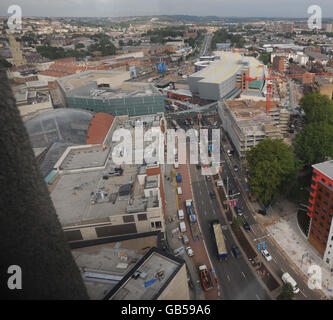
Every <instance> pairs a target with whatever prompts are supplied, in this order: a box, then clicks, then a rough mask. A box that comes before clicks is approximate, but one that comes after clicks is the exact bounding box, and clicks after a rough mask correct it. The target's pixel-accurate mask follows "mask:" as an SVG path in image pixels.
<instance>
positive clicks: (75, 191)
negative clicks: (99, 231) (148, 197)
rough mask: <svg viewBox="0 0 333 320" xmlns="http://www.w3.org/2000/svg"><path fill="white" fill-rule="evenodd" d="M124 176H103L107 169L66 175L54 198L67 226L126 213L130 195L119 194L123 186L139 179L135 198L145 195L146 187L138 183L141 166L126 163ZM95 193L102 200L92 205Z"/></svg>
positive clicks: (57, 209)
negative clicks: (123, 196) (138, 167)
mask: <svg viewBox="0 0 333 320" xmlns="http://www.w3.org/2000/svg"><path fill="white" fill-rule="evenodd" d="M123 169H124V171H123V174H122V175H121V176H112V177H109V178H108V179H107V180H104V179H103V175H104V173H105V171H104V170H98V171H91V172H79V173H71V174H64V175H62V176H61V177H60V179H59V181H58V182H57V184H56V185H55V188H54V189H53V191H52V193H51V198H52V201H53V203H54V206H55V208H56V211H57V215H58V217H59V220H60V223H61V224H62V225H63V226H66V225H72V224H83V223H85V222H87V221H93V220H103V219H105V220H106V221H107V220H108V217H109V216H112V215H122V214H125V213H126V208H127V206H128V205H129V196H128V197H125V198H123V199H120V198H119V197H118V192H119V189H120V187H121V186H124V185H127V184H129V183H131V182H133V183H134V182H135V185H134V188H133V190H132V192H133V193H132V195H133V196H134V198H139V197H142V196H143V195H144V191H143V186H140V185H139V183H138V182H137V179H136V177H137V171H138V169H137V167H136V166H133V167H132V166H130V165H128V166H124V167H123ZM92 192H93V193H94V195H97V194H99V200H98V201H97V202H96V203H95V204H92V203H91V200H92V198H93V195H92Z"/></svg>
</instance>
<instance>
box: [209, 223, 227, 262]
mask: <svg viewBox="0 0 333 320" xmlns="http://www.w3.org/2000/svg"><path fill="white" fill-rule="evenodd" d="M212 227H213V230H214V235H215V241H216V247H217V255H218V258H219V260H220V261H223V260H226V259H227V258H228V252H227V248H226V246H225V242H224V236H223V233H222V228H221V225H220V223H219V221H218V220H214V221H213V222H212Z"/></svg>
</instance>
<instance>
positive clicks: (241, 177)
mask: <svg viewBox="0 0 333 320" xmlns="http://www.w3.org/2000/svg"><path fill="white" fill-rule="evenodd" d="M222 145H223V146H222V151H223V152H222V153H221V160H222V161H225V163H224V164H225V165H224V167H223V174H222V176H223V178H224V179H226V178H227V177H229V179H228V182H229V189H232V192H233V193H236V192H240V195H239V196H238V197H237V202H238V205H239V206H240V207H241V208H242V209H243V210H244V216H245V219H246V220H247V222H248V223H249V224H250V226H251V229H252V232H251V233H250V234H249V236H250V238H251V240H252V241H253V243H254V244H255V245H257V244H258V243H262V242H263V241H265V242H266V247H267V250H268V251H269V253H270V254H271V256H272V258H273V260H272V261H270V262H267V265H268V266H269V268H270V269H271V270H272V271H273V272H274V273H275V275H276V276H277V277H278V278H280V279H281V276H282V274H283V273H284V272H289V274H290V275H291V276H292V277H293V278H294V279H295V280H296V282H297V284H298V286H299V288H300V291H301V292H300V293H299V294H297V295H296V296H295V298H296V299H299V300H304V299H311V300H316V299H320V296H319V294H318V293H317V292H315V291H313V290H311V289H309V288H308V286H307V284H306V283H305V282H304V280H303V279H302V278H301V277H300V276H299V275H298V273H297V272H295V270H294V269H293V268H292V267H291V265H290V264H289V262H288V260H287V259H286V257H284V256H283V254H282V253H281V252H280V250H279V248H277V247H276V245H275V244H274V243H273V242H272V240H271V239H270V235H269V234H267V233H266V232H265V230H263V229H262V227H261V226H260V224H259V223H257V221H256V219H255V215H256V214H257V213H254V208H253V206H252V204H251V203H250V202H249V200H248V196H247V194H248V193H247V191H248V188H249V186H248V183H247V182H246V181H245V173H244V171H242V170H239V171H238V172H235V171H234V170H233V166H234V165H237V166H238V167H239V168H241V163H240V161H239V159H237V158H236V155H234V156H232V157H228V156H227V154H226V150H228V149H230V148H231V147H230V144H229V142H223V141H222Z"/></svg>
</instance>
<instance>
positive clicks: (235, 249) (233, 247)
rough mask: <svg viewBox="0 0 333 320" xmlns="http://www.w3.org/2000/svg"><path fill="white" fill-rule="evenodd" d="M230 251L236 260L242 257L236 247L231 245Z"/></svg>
mask: <svg viewBox="0 0 333 320" xmlns="http://www.w3.org/2000/svg"><path fill="white" fill-rule="evenodd" d="M231 251H232V253H233V255H234V257H235V258H237V259H239V258H240V257H241V256H242V254H241V252H240V250H239V248H238V247H237V246H236V245H233V246H232V247H231Z"/></svg>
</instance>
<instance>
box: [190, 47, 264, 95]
mask: <svg viewBox="0 0 333 320" xmlns="http://www.w3.org/2000/svg"><path fill="white" fill-rule="evenodd" d="M214 55H215V56H216V57H217V59H215V60H214V61H210V63H208V62H206V63H205V64H204V65H203V66H202V65H201V66H200V68H199V69H201V70H199V71H198V72H195V73H193V74H192V75H190V76H189V77H188V84H189V87H190V90H191V92H192V94H193V95H194V96H199V97H200V98H201V99H207V100H221V99H228V98H232V97H235V96H237V95H238V94H240V93H241V92H242V91H246V90H248V89H249V86H252V83H250V84H249V82H248V81H247V80H246V79H247V78H248V77H252V78H256V77H259V78H261V77H263V75H264V73H265V68H264V66H263V65H262V64H261V63H260V62H259V61H258V60H257V59H255V58H253V57H245V56H242V55H241V54H239V53H237V52H229V51H215V52H214ZM197 70H198V68H197ZM263 84H264V82H263V81H260V80H259V82H258V83H256V84H255V87H258V88H259V89H262V87H263Z"/></svg>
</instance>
